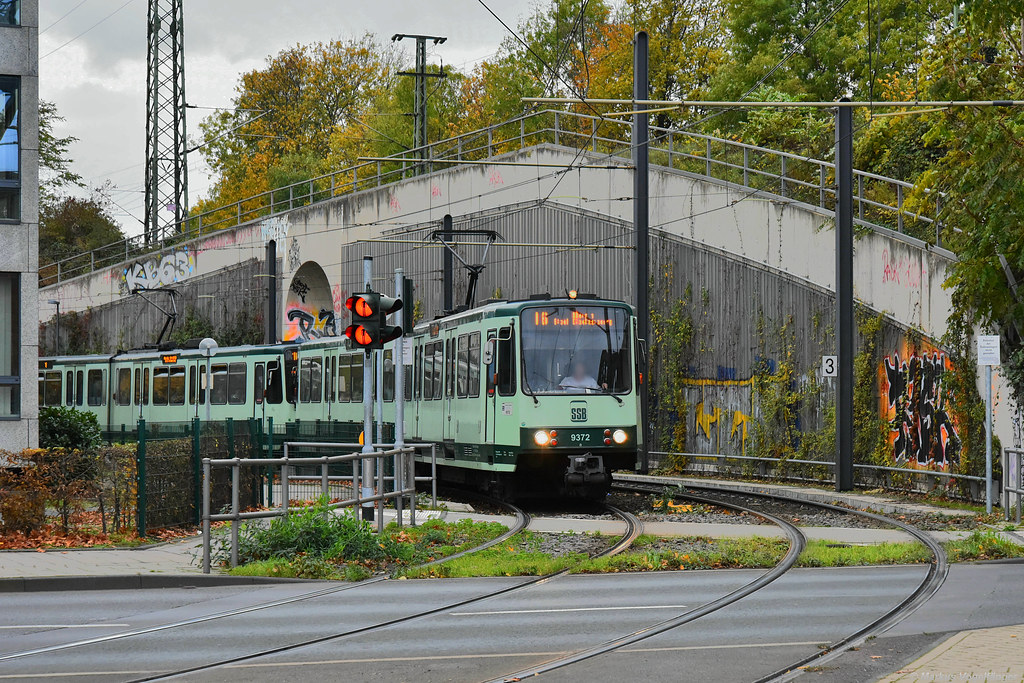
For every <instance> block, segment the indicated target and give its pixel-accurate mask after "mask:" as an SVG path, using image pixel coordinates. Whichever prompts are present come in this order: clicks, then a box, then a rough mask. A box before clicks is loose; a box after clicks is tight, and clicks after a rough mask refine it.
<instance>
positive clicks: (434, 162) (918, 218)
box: [39, 109, 942, 287]
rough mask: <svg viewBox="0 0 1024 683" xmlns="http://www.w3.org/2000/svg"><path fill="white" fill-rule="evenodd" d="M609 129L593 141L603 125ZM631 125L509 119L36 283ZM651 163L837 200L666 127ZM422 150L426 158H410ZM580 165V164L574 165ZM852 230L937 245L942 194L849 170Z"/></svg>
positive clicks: (774, 165)
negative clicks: (466, 164)
mask: <svg viewBox="0 0 1024 683" xmlns="http://www.w3.org/2000/svg"><path fill="white" fill-rule="evenodd" d="M602 126H604V127H606V130H607V127H611V130H610V132H609V133H606V134H605V135H600V134H599V133H600V132H601V127H602ZM629 126H630V123H629V122H628V121H619V120H613V119H609V118H605V117H600V116H595V115H590V114H581V113H576V112H568V111H556V110H551V109H547V110H543V111H538V112H534V113H531V114H527V115H524V116H520V117H516V118H514V119H509V120H508V121H503V122H501V123H497V124H494V125H492V126H488V127H487V128H483V129H480V130H477V131H472V132H469V133H465V134H462V135H458V136H455V137H451V138H447V139H445V140H440V141H438V142H434V143H431V144H429V145H426V146H424V147H419V148H415V149H410V150H406V151H403V152H401V153H398V154H396V155H394V156H396V157H397V158H395V160H394V161H368V162H364V163H360V164H357V165H355V166H350V167H348V168H344V169H341V170H339V171H335V172H333V173H328V174H325V175H322V176H318V177H316V178H310V179H308V180H303V181H300V182H297V183H294V184H292V185H287V186H285V187H282V188H278V189H276V190H270V191H268V192H263V193H260V194H258V195H254V196H252V197H247V198H245V199H242V200H239V201H237V202H234V203H232V204H228V205H226V206H222V207H218V208H216V209H211V210H209V211H206V212H203V213H201V214H196V215H193V216H190V217H189V218H188V219H186V221H185V222H184V223H183V224H182V225H181V226H180V231H179V233H178V234H176V235H173V236H171V237H168V238H165V239H161V240H160V241H159V242H153V243H149V242H145V241H143V237H142V236H135V237H130V238H128V239H125V240H123V241H120V242H114V243H112V244H108V245H105V246H102V247H99V248H97V249H94V250H92V251H89V252H85V253H82V254H78V255H76V256H71V257H68V258H66V259H61V260H59V261H56V262H53V263H48V264H44V265H42V266H40V268H39V285H40V286H41V287H45V286H47V285H51V284H56V283H59V282H62V281H64V280H68V279H70V278H73V277H78V276H80V275H85V274H88V273H91V272H94V271H96V270H101V269H104V268H109V267H111V266H113V265H115V264H118V263H124V262H127V261H130V260H131V259H133V258H138V257H139V256H141V255H143V254H149V253H158V252H160V251H161V250H164V249H167V248H170V247H173V246H175V245H178V244H181V243H182V242H185V241H188V240H190V239H194V238H197V237H199V236H201V235H204V236H205V235H209V234H212V233H214V232H217V231H219V230H225V229H229V228H233V227H235V226H238V225H242V224H243V223H246V222H249V221H253V220H257V219H261V218H267V217H270V216H274V215H277V214H280V213H283V212H285V211H290V210H292V209H295V208H297V207H300V206H307V205H309V204H313V203H317V202H321V201H325V200H328V199H331V198H334V197H338V196H342V195H345V194H350V193H355V192H358V191H360V190H366V189H369V188H373V187H380V186H381V185H385V184H387V183H392V182H397V181H400V180H403V179H405V178H408V177H411V176H412V175H415V174H417V173H420V172H423V171H426V172H428V173H429V172H433V171H435V170H438V169H441V168H445V167H446V164H451V163H453V162H457V161H463V160H482V159H487V158H491V157H493V156H495V155H501V154H507V153H509V152H514V151H517V150H521V149H524V148H526V147H530V146H534V145H538V144H542V143H553V144H556V145H566V146H568V145H573V146H575V147H577V148H581V149H587V150H589V151H592V152H593V153H595V154H602V155H607V156H608V157H620V158H623V159H624V160H625V159H628V158H629V157H630V150H631V147H630V143H629ZM649 146H650V155H651V164H652V165H661V166H666V167H670V168H674V169H678V170H682V171H686V172H690V173H694V174H697V175H702V176H707V177H710V178H714V179H716V180H721V181H725V182H729V183H732V184H735V185H738V186H741V187H745V188H750V189H751V190H754V191H756V192H758V193H763V194H771V195H775V196H781V197H784V198H787V199H790V200H792V201H798V202H802V203H805V204H808V205H811V206H817V207H819V208H823V209H827V210H832V208H833V207H834V204H835V164H833V163H831V162H828V161H824V160H820V159H814V158H810V157H804V156H800V155H797V154H790V153H788V152H780V151H777V150H772V149H768V148H766V147H758V146H756V145H750V144H746V143H742V142H737V141H735V140H727V139H724V138H717V137H714V136H711V135H703V134H700V133H691V132H688V131H682V130H674V129H670V128H660V127H657V126H651V127H650V145H649ZM420 152H422V153H423V156H424V157H425V159H424V161H421V162H420V161H417V162H414V161H410V160H409V159H410V158H411V157H414V156H417V155H418V154H419V153H420ZM581 163H582V164H584V165H585V164H586V163H587V161H586V160H583V161H581ZM854 182H855V197H854V202H855V209H856V215H855V216H854V220H855V222H856V223H857V224H858V225H861V226H864V227H868V228H874V227H878V226H881V227H885V228H889V229H892V230H895V231H897V232H901V233H903V232H910V233H911V234H914V235H916V236H917V237H918V238H919V239H922V240H924V241H927V242H933V243H934V244H936V245H937V246H942V225H941V223H940V222H939V221H938V220H937V217H938V215H939V213H940V212H941V210H942V197H941V196H940V195H939V194H938V193H933V192H930V191H929V190H928V189H925V190H924V195H925V196H926V197H928V198H929V199H928V201H917V202H916V203H911V202H909V201H908V199H909V198H910V197H911V196H912V194H913V192H914V190H915V189H916V188H915V186H914V184H913V183H908V182H905V181H902V180H897V179H895V178H887V177H885V176H880V175H877V174H874V173H868V172H865V171H858V170H854ZM932 236H934V237H932Z"/></svg>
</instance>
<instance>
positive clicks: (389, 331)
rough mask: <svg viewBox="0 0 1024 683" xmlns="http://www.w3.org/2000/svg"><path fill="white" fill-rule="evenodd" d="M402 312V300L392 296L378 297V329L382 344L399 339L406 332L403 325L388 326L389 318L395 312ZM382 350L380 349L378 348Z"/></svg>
mask: <svg viewBox="0 0 1024 683" xmlns="http://www.w3.org/2000/svg"><path fill="white" fill-rule="evenodd" d="M400 310H402V300H401V299H395V298H394V297H390V296H383V295H378V315H379V316H380V317H379V318H378V320H379V322H378V329H379V330H380V343H381V345H382V346H383V344H384V342H389V341H391V340H392V339H398V338H399V337H401V336H402V334H403V333H404V332H405V331H404V330H403V329H402V326H401V325H388V316H389V315H391V314H392V313H394V312H395V311H400ZM378 348H380V347H378Z"/></svg>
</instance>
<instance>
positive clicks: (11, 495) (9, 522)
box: [0, 451, 47, 535]
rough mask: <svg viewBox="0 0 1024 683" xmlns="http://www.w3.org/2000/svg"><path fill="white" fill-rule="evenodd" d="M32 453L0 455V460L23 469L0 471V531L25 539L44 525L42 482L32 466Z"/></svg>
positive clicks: (44, 510) (37, 471) (2, 453)
mask: <svg viewBox="0 0 1024 683" xmlns="http://www.w3.org/2000/svg"><path fill="white" fill-rule="evenodd" d="M36 453H37V452H36V451H23V452H22V453H20V454H17V455H15V454H10V453H4V452H0V460H3V461H7V462H9V463H11V464H18V463H23V464H24V466H23V467H10V468H7V469H0V530H3V531H4V532H20V533H23V534H25V535H28V534H30V533H32V532H33V531H38V530H40V529H42V528H43V526H44V525H45V524H46V493H47V490H46V489H47V487H46V479H45V478H44V477H43V475H42V472H41V471H40V470H39V469H38V468H36V467H34V466H33V464H32V458H33V457H35V455H36Z"/></svg>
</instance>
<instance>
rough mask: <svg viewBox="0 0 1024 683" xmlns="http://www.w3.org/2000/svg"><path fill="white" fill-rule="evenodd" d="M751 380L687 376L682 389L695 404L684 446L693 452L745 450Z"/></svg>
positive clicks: (692, 403) (741, 453)
mask: <svg viewBox="0 0 1024 683" xmlns="http://www.w3.org/2000/svg"><path fill="white" fill-rule="evenodd" d="M751 387H752V383H751V380H749V379H748V380H734V379H728V380H721V379H690V380H685V381H684V388H683V393H684V394H685V396H686V401H687V403H688V404H689V405H692V406H694V408H693V411H692V413H691V417H690V418H689V419H692V422H691V423H690V424H689V425H687V426H688V427H689V428H690V429H688V430H687V431H688V433H689V434H690V438H689V439H688V443H687V447H688V448H690V449H692V450H693V451H694V452H696V453H723V454H729V455H746V454H747V433H748V428H749V425H750V415H751V405H752V404H751Z"/></svg>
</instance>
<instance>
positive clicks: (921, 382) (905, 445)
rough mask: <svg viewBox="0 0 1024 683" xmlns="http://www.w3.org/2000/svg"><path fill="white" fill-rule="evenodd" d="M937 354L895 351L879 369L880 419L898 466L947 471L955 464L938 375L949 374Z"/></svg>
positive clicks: (955, 441) (945, 394) (945, 395)
mask: <svg viewBox="0 0 1024 683" xmlns="http://www.w3.org/2000/svg"><path fill="white" fill-rule="evenodd" d="M952 367H953V366H952V363H951V362H950V360H949V358H948V357H947V356H946V354H945V353H943V352H942V351H939V350H937V349H929V350H922V351H915V350H912V349H911V350H904V351H903V353H902V355H901V353H900V352H899V351H894V352H893V354H892V355H891V356H889V357H887V358H886V359H885V360H884V361H882V363H881V366H880V367H879V371H878V374H879V387H880V389H881V402H882V415H883V417H884V418H885V419H886V420H887V421H888V423H889V444H890V446H891V447H892V454H893V457H894V458H895V460H896V461H897V462H913V463H916V464H918V465H928V464H935V465H938V466H939V467H943V468H948V467H950V466H951V465H955V464H957V463H958V462H959V460H960V448H961V442H960V437H959V435H958V434H957V429H956V424H955V423H954V420H953V416H952V415H950V412H949V399H950V394H949V391H948V389H947V388H946V387H945V386H944V384H945V382H944V380H943V373H945V372H946V371H947V370H950V369H952Z"/></svg>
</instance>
